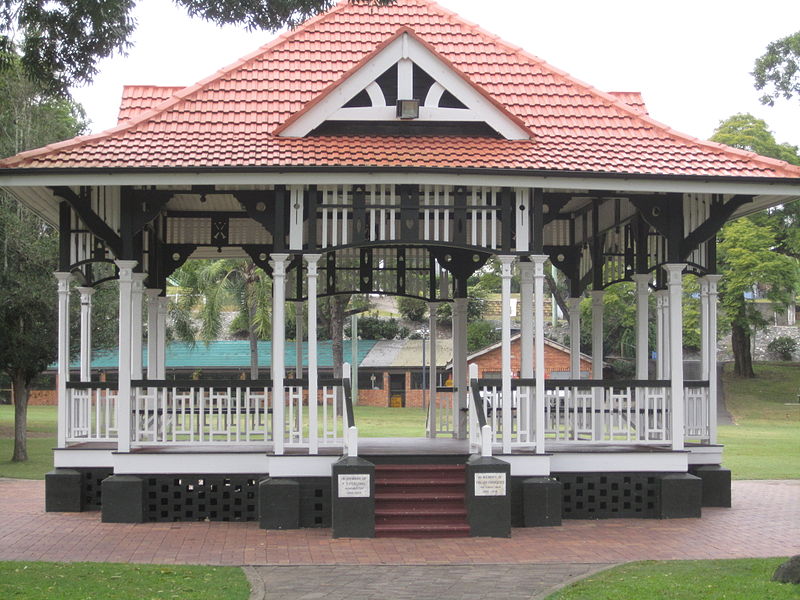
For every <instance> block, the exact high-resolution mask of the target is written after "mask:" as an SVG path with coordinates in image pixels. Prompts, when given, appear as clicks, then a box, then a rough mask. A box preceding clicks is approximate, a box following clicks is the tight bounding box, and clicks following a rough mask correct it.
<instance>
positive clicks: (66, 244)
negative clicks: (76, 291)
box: [58, 200, 72, 273]
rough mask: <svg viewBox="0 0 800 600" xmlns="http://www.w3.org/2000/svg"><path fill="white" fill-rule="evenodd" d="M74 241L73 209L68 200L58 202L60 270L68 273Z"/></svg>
mask: <svg viewBox="0 0 800 600" xmlns="http://www.w3.org/2000/svg"><path fill="white" fill-rule="evenodd" d="M71 241H72V209H71V208H70V206H69V203H68V202H67V201H66V200H62V201H61V202H59V203H58V270H59V271H61V272H62V273H67V272H68V271H69V267H70V245H71V244H70V243H71Z"/></svg>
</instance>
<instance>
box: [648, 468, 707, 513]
mask: <svg viewBox="0 0 800 600" xmlns="http://www.w3.org/2000/svg"><path fill="white" fill-rule="evenodd" d="M659 487H660V494H659V507H658V517H659V518H661V519H686V518H699V517H700V512H701V508H700V507H701V505H702V499H703V482H702V480H701V479H700V478H699V477H695V476H694V475H691V474H689V473H669V474H667V475H663V476H662V477H661V478H660V479H659Z"/></svg>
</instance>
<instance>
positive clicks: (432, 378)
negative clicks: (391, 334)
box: [428, 302, 439, 438]
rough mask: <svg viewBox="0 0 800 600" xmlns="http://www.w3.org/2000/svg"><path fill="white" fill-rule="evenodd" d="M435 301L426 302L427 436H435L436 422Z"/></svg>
mask: <svg viewBox="0 0 800 600" xmlns="http://www.w3.org/2000/svg"><path fill="white" fill-rule="evenodd" d="M438 306H439V305H438V303H436V302H428V333H429V334H430V340H429V342H430V349H431V351H430V353H429V354H430V357H431V360H430V366H429V367H428V437H429V438H435V437H436V430H437V429H438V426H437V422H436V308H437V307H438Z"/></svg>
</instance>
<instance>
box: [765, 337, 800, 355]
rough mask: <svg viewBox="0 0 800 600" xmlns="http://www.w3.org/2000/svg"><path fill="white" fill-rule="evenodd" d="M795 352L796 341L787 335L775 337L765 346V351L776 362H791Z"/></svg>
mask: <svg viewBox="0 0 800 600" xmlns="http://www.w3.org/2000/svg"><path fill="white" fill-rule="evenodd" d="M796 350H797V340H795V339H794V338H790V337H789V336H788V335H782V336H780V337H776V338H775V339H774V340H772V341H771V342H770V343H769V344H767V351H768V352H769V353H770V354H772V355H773V356H775V357H776V358H777V359H778V360H787V361H788V360H792V355H793V354H794V353H795V351H796Z"/></svg>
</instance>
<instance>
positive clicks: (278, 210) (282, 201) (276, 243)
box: [272, 185, 289, 252]
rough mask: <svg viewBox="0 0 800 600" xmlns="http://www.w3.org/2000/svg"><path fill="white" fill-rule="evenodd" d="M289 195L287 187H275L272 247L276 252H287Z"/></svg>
mask: <svg viewBox="0 0 800 600" xmlns="http://www.w3.org/2000/svg"><path fill="white" fill-rule="evenodd" d="M288 203H289V194H288V193H287V192H286V186H285V185H276V186H275V203H274V206H273V218H274V219H275V221H274V223H273V227H272V247H273V249H274V251H275V252H284V251H285V250H286V233H287V230H288V228H287V227H286V225H287V221H288V220H289V210H288Z"/></svg>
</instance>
